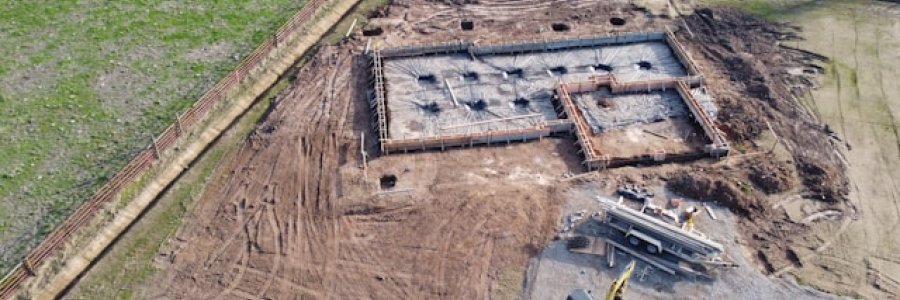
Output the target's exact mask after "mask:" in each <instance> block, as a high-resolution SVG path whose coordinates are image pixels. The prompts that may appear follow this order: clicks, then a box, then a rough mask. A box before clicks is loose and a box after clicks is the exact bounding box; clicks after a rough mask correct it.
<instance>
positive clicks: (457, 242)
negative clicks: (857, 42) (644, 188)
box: [138, 0, 843, 299]
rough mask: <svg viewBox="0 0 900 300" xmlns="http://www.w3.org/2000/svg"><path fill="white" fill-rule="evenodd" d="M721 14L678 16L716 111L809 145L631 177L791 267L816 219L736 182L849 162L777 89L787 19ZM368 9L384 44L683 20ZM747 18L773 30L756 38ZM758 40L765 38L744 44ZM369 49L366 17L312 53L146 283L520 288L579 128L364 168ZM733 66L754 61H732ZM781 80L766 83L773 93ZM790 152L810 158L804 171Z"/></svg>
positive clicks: (823, 182) (836, 187) (488, 6)
mask: <svg viewBox="0 0 900 300" xmlns="http://www.w3.org/2000/svg"><path fill="white" fill-rule="evenodd" d="M714 15H715V16H716V18H714V17H713V14H712V13H711V12H710V14H709V15H707V16H704V17H696V18H694V19H688V23H690V24H692V25H691V26H692V27H693V28H694V30H695V32H694V33H690V34H689V33H688V32H686V31H684V30H679V31H678V35H679V38H683V39H685V40H687V41H688V42H693V43H708V44H710V46H708V47H699V46H690V45H689V46H688V47H689V48H690V49H691V51H695V52H693V53H702V54H703V55H702V58H703V59H701V61H700V64H701V66H702V67H704V69H705V71H707V72H709V73H710V74H708V76H709V77H708V79H709V80H710V85H709V88H710V89H711V91H712V93H713V94H714V95H716V98H717V104H719V105H720V107H721V110H720V115H721V116H724V121H723V122H724V124H723V127H724V128H725V131H726V132H727V133H728V134H729V138H731V139H732V140H733V141H734V142H735V143H736V144H737V145H740V146H741V147H742V148H743V149H748V150H756V147H757V145H756V144H755V142H754V141H755V139H757V138H759V137H760V132H761V131H762V130H763V128H765V126H766V125H765V122H764V121H762V120H761V119H760V118H761V117H766V118H769V119H770V120H772V123H773V126H774V127H775V128H776V131H778V132H779V134H780V136H783V137H785V140H786V142H785V143H786V144H788V145H794V146H796V145H798V144H803V145H805V147H806V148H805V150H804V151H802V153H801V152H790V153H788V154H785V155H788V156H789V157H790V158H796V159H797V160H796V161H794V160H791V159H787V160H784V159H783V158H779V157H776V156H758V157H756V158H757V160H758V161H757V162H749V163H742V164H741V163H737V164H733V165H727V166H720V165H710V164H709V163H708V162H707V163H702V164H696V165H693V164H687V165H686V166H685V167H684V168H681V169H678V171H677V172H673V171H672V169H668V168H655V169H636V171H634V174H632V175H633V176H630V177H629V180H630V181H631V182H635V181H638V182H639V181H641V180H643V178H660V180H662V181H666V180H670V179H672V181H673V182H677V183H680V185H679V186H678V187H680V188H681V190H682V191H684V192H687V193H693V194H694V195H698V196H703V197H698V198H704V199H710V198H717V199H720V200H722V201H723V202H724V203H725V204H726V205H727V206H728V207H729V208H731V209H732V210H734V211H736V212H737V213H738V215H739V216H740V217H742V218H746V219H744V220H745V221H744V223H742V224H741V226H740V229H739V230H741V231H742V232H741V233H742V234H753V235H752V236H753V240H752V241H751V242H749V243H747V245H746V246H747V247H750V249H753V251H755V253H753V254H754V255H755V257H756V259H757V260H759V263H761V264H762V265H765V266H767V267H765V269H777V268H781V267H782V266H784V265H791V264H792V262H791V259H790V255H789V253H786V252H785V248H784V247H786V246H785V245H786V244H790V243H791V242H793V241H792V238H791V234H795V233H798V232H802V231H803V229H804V226H802V225H799V224H796V223H790V222H784V223H776V222H771V221H772V220H780V219H779V218H782V217H783V214H779V213H778V212H777V211H770V210H769V209H767V208H766V207H769V205H768V203H766V202H765V201H768V200H767V198H766V197H764V195H763V193H762V192H757V191H755V190H753V191H752V192H742V191H744V188H746V185H740V184H739V183H746V182H753V186H754V187H758V188H759V189H761V190H765V191H766V193H781V192H787V191H788V190H792V189H793V188H794V187H796V186H798V185H797V184H791V182H792V181H793V180H790V179H785V178H786V177H787V176H789V175H790V174H794V173H796V174H799V175H800V176H806V177H804V178H806V179H807V180H797V181H802V182H804V183H809V182H813V183H815V184H814V185H813V184H807V185H805V186H804V188H802V189H803V190H807V189H808V190H810V192H811V194H814V195H816V196H819V197H825V198H828V197H830V198H829V199H831V198H834V197H839V196H840V192H841V187H842V186H843V185H841V184H840V182H841V177H840V176H838V175H839V174H840V169H839V168H837V167H835V166H834V165H833V163H834V162H835V161H836V160H837V159H836V157H837V156H836V155H835V154H834V153H833V152H832V151H831V148H829V147H830V145H829V144H828V142H827V138H825V135H824V133H823V132H824V131H823V130H822V129H821V127H818V125H816V124H812V123H809V122H807V119H806V118H805V117H804V116H803V115H799V114H798V113H797V109H796V107H794V106H793V104H792V103H791V102H789V101H788V100H785V99H787V98H786V97H782V96H783V95H784V94H785V93H786V89H785V88H783V87H780V86H778V85H774V84H773V83H775V82H776V80H775V79H773V78H775V77H774V76H773V75H772V74H773V73H776V72H774V71H773V72H771V73H770V72H768V71H766V69H765V67H764V66H766V65H776V66H781V65H788V64H789V62H790V60H787V59H784V58H783V56H781V55H772V53H773V52H774V51H776V49H777V48H771V47H773V46H772V45H774V42H772V41H773V39H774V38H773V37H772V36H776V35H777V34H779V32H777V31H775V29H772V27H769V26H762V25H760V24H759V23H754V22H756V21H753V20H747V19H745V18H744V17H743V16H741V15H740V14H735V13H733V12H729V11H724V12H723V13H722V14H720V13H719V12H718V11H716V12H715V14H714ZM371 17H374V18H375V19H374V20H373V21H372V22H370V23H369V25H367V26H369V29H371V28H374V27H380V28H381V29H382V30H384V32H385V33H384V34H382V35H380V36H378V37H375V38H374V39H373V42H372V44H373V45H374V46H376V47H378V46H391V45H395V46H396V45H407V44H410V43H413V42H414V43H428V42H445V41H449V40H455V39H458V38H459V39H471V40H478V41H483V42H489V41H492V40H495V39H504V40H508V39H520V40H526V39H541V38H547V39H549V38H561V37H567V36H573V35H579V34H580V35H588V34H602V33H608V32H617V31H641V30H648V29H656V30H659V29H662V27H663V26H667V25H668V26H674V27H677V26H679V25H678V24H677V23H673V20H677V19H671V18H660V17H656V16H654V15H653V14H651V13H650V12H649V11H648V10H646V9H644V8H642V7H636V6H632V5H629V4H627V3H626V2H625V1H622V2H599V3H598V2H594V1H587V0H585V1H548V2H544V1H522V2H516V3H509V2H506V1H480V2H479V3H478V4H474V5H465V6H460V5H457V4H453V3H441V2H424V1H423V2H414V1H403V2H397V3H394V4H391V5H389V6H387V7H386V8H383V9H381V10H379V11H377V12H375V13H373V14H372V16H371ZM610 17H622V18H624V19H626V20H627V23H626V24H625V25H624V26H614V25H612V24H610V22H609V19H610ZM463 18H465V19H470V20H473V21H474V23H475V30H472V31H461V30H459V28H460V27H459V26H460V24H459V21H460V19H463ZM717 18H718V19H717ZM734 20H736V21H734ZM561 21H564V22H566V23H567V24H569V25H570V26H569V30H567V31H564V32H555V31H553V30H551V29H550V28H551V24H553V23H556V22H561ZM734 23H737V24H734ZM704 24H706V25H704ZM729 26H730V27H729ZM742 26H748V27H760V26H762V27H763V28H764V29H766V30H769V31H764V32H762V33H761V34H760V36H759V37H757V36H756V35H754V34H755V33H747V32H748V31H747V30H746V28H745V27H742ZM726 31H727V32H726ZM497 32H503V33H504V34H502V35H501V34H497ZM726 33H727V35H723V34H726ZM695 34H696V35H695ZM748 38H758V39H759V41H760V42H759V44H761V45H768V46H766V47H756V46H752V47H751V46H746V45H745V44H746V43H745V42H744V41H746V40H747V39H748ZM717 39H718V40H717ZM365 45H366V38H365V37H362V36H361V35H359V31H358V32H357V33H356V34H355V36H354V37H353V38H352V39H349V40H347V41H345V42H344V43H343V44H341V45H339V46H335V47H324V48H322V49H320V50H319V51H318V53H316V54H315V55H313V57H312V58H311V60H310V61H309V62H308V64H307V65H305V66H304V67H303V68H302V69H301V70H300V72H299V74H298V75H297V80H296V81H295V82H294V85H293V86H292V87H291V88H289V89H287V90H286V91H285V92H284V93H282V94H281V95H279V97H278V101H277V103H276V104H275V108H274V109H273V110H272V112H271V113H270V114H269V115H268V117H267V119H266V121H265V122H264V123H263V124H262V125H261V126H260V127H259V128H258V129H257V130H256V131H255V132H254V134H253V135H252V136H251V137H250V138H249V139H248V141H247V142H246V144H245V145H244V146H243V148H242V149H241V151H239V152H238V153H237V154H235V155H234V156H231V157H228V158H226V161H225V163H226V164H227V166H226V167H225V168H220V170H221V171H222V172H227V174H228V176H222V177H219V176H216V178H224V179H222V180H221V181H217V182H214V183H212V184H211V185H210V186H209V187H208V189H207V193H206V194H205V195H204V197H203V199H202V200H201V201H200V203H199V204H198V205H197V208H196V209H195V210H194V211H193V212H192V213H191V215H190V217H189V220H188V221H186V223H185V225H184V226H183V227H182V228H181V229H180V230H179V232H178V233H177V234H176V236H175V237H174V238H173V239H172V240H171V241H170V242H169V243H168V245H167V246H166V247H165V249H163V251H161V254H160V256H159V257H158V261H159V262H160V267H161V268H162V270H161V271H160V273H159V274H158V275H157V278H156V280H153V281H152V282H154V283H153V284H152V285H151V286H148V287H146V288H145V289H143V290H142V291H141V292H140V293H139V294H138V295H139V297H141V298H174V299H198V298H199V299H233V298H247V299H294V298H317V299H321V298H337V299H358V298H378V299H384V298H391V299H396V298H401V299H408V298H413V299H430V298H444V299H479V298H489V297H490V298H515V297H516V296H517V295H519V293H520V291H521V288H522V282H523V281H522V280H521V278H522V273H523V271H524V266H525V265H526V264H527V261H528V259H529V257H534V256H535V255H537V254H538V253H539V251H540V249H541V248H543V247H544V246H545V245H547V243H548V242H549V241H550V240H551V238H552V236H553V234H554V232H555V227H556V226H557V224H558V222H559V217H560V207H561V205H562V203H563V200H564V199H560V198H559V197H560V196H559V195H562V194H563V193H560V189H564V188H566V187H565V185H563V184H559V183H558V179H559V178H560V176H561V175H563V174H566V173H570V172H575V173H577V172H581V171H582V170H581V168H580V166H579V164H578V161H579V158H578V157H577V156H576V155H577V154H576V153H577V152H576V151H577V149H576V148H575V147H573V144H574V141H573V140H571V139H568V138H552V139H544V140H542V141H537V142H531V143H524V144H512V145H494V146H491V147H478V148H472V149H454V150H451V151H447V152H426V153H415V154H398V155H391V156H383V157H376V158H374V159H373V160H371V161H370V164H369V167H368V170H367V175H368V178H366V173H364V172H363V170H362V169H361V168H360V166H361V162H360V157H359V154H358V149H359V148H360V145H359V141H360V133H361V132H365V133H366V137H367V139H366V140H367V144H366V145H364V146H365V148H366V149H368V151H369V153H375V152H376V150H375V149H376V145H374V143H372V142H371V138H370V137H371V115H370V113H369V109H368V107H367V103H366V93H367V91H366V80H367V72H369V70H368V68H367V66H366V64H365V62H364V61H363V60H362V59H361V58H360V57H359V54H360V52H361V51H362V49H363V48H364V47H365ZM698 45H700V44H698ZM744 47H747V48H744ZM741 51H747V52H748V53H750V54H758V55H760V57H763V56H765V58H766V59H768V60H769V61H768V64H752V63H750V62H751V59H750V58H748V55H745V54H744V53H741ZM776 54H777V53H776ZM700 57H701V56H700V55H698V58H700ZM734 64H738V65H739V66H742V67H743V68H741V69H738V70H730V69H728V68H727V66H730V65H734ZM761 70H762V71H761ZM745 81H746V82H748V83H747V84H743V82H745ZM769 84H773V85H771V87H772V88H771V89H765V88H766V87H769V86H770V85H769ZM748 90H749V91H751V92H752V93H747V91H748ZM790 149H797V148H796V147H791V148H790ZM785 151H787V150H785ZM795 165H797V166H801V167H802V168H799V169H797V170H794V169H795V167H794V166H795ZM754 170H755V171H754ZM760 170H761V171H760ZM808 170H816V171H817V172H818V173H814V174H810V173H809V171H808ZM644 172H649V173H654V174H652V175H649V176H645V175H644V174H642V173H644ZM386 174H393V175H396V176H398V182H397V186H396V187H395V188H394V189H395V191H399V192H394V193H389V194H377V192H378V178H379V177H380V176H382V175H386ZM693 174H698V175H696V176H695V177H692V176H693ZM835 174H838V175H835ZM748 176H750V177H749V178H750V179H748ZM812 176H817V177H812ZM754 178H755V179H754ZM773 178H774V180H773ZM810 178H813V179H818V180H817V181H810V180H809V179H810ZM782 179H785V180H784V182H782V181H780V180H782ZM785 182H786V183H785ZM833 183H836V184H833ZM772 187H775V188H774V189H773V188H772ZM407 189H408V190H407ZM770 189H771V191H770ZM826 196H827V197H826ZM831 200H833V199H831ZM748 216H749V217H753V218H748ZM746 220H751V221H746ZM773 224H774V225H773ZM785 241H788V243H785ZM509 274H513V275H512V276H509Z"/></svg>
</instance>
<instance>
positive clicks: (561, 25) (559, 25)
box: [550, 23, 572, 32]
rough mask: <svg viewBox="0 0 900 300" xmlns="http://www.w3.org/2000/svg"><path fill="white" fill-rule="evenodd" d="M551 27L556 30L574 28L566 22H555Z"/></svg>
mask: <svg viewBox="0 0 900 300" xmlns="http://www.w3.org/2000/svg"><path fill="white" fill-rule="evenodd" d="M550 28H552V29H553V31H556V32H562V31H569V30H570V29H572V27H571V26H569V24H566V23H553V24H552V25H550Z"/></svg>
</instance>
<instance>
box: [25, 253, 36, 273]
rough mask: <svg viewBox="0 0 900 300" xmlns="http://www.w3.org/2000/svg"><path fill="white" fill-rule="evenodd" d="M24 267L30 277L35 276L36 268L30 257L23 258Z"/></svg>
mask: <svg viewBox="0 0 900 300" xmlns="http://www.w3.org/2000/svg"><path fill="white" fill-rule="evenodd" d="M22 269H24V270H25V273H26V274H28V276H29V277H34V275H35V274H37V273H35V272H34V268H33V267H32V266H31V263H30V262H28V258H27V257H26V258H25V259H23V260H22Z"/></svg>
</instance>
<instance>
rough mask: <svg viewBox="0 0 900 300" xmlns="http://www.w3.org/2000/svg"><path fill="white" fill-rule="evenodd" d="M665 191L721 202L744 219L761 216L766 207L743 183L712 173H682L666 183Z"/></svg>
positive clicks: (673, 175) (672, 176)
mask: <svg viewBox="0 0 900 300" xmlns="http://www.w3.org/2000/svg"><path fill="white" fill-rule="evenodd" d="M666 188H667V189H669V190H670V191H672V192H674V193H675V194H678V195H681V196H684V197H689V198H694V199H697V200H701V201H718V202H719V203H721V204H723V205H725V206H726V207H728V208H729V209H730V210H731V211H732V212H734V213H735V214H738V215H740V216H743V217H753V216H756V215H758V214H760V213H762V212H763V211H764V209H765V206H764V205H763V204H762V200H760V197H759V195H758V193H757V192H755V191H753V189H751V188H749V186H748V185H747V183H745V182H743V181H741V180H734V179H732V180H728V179H723V177H722V176H721V174H716V173H710V172H679V173H675V174H672V175H671V176H670V177H669V178H668V180H667V181H666Z"/></svg>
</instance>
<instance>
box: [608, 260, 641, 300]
mask: <svg viewBox="0 0 900 300" xmlns="http://www.w3.org/2000/svg"><path fill="white" fill-rule="evenodd" d="M634 264H635V262H634V261H633V260H632V261H631V263H629V264H628V266H627V267H625V271H623V272H622V274H620V275H619V278H618V279H616V280H614V281H613V282H612V284H611V285H610V286H609V292H607V293H606V298H604V299H605V300H622V299H623V296H625V288H626V287H627V285H628V278H631V273H632V272H634Z"/></svg>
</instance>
